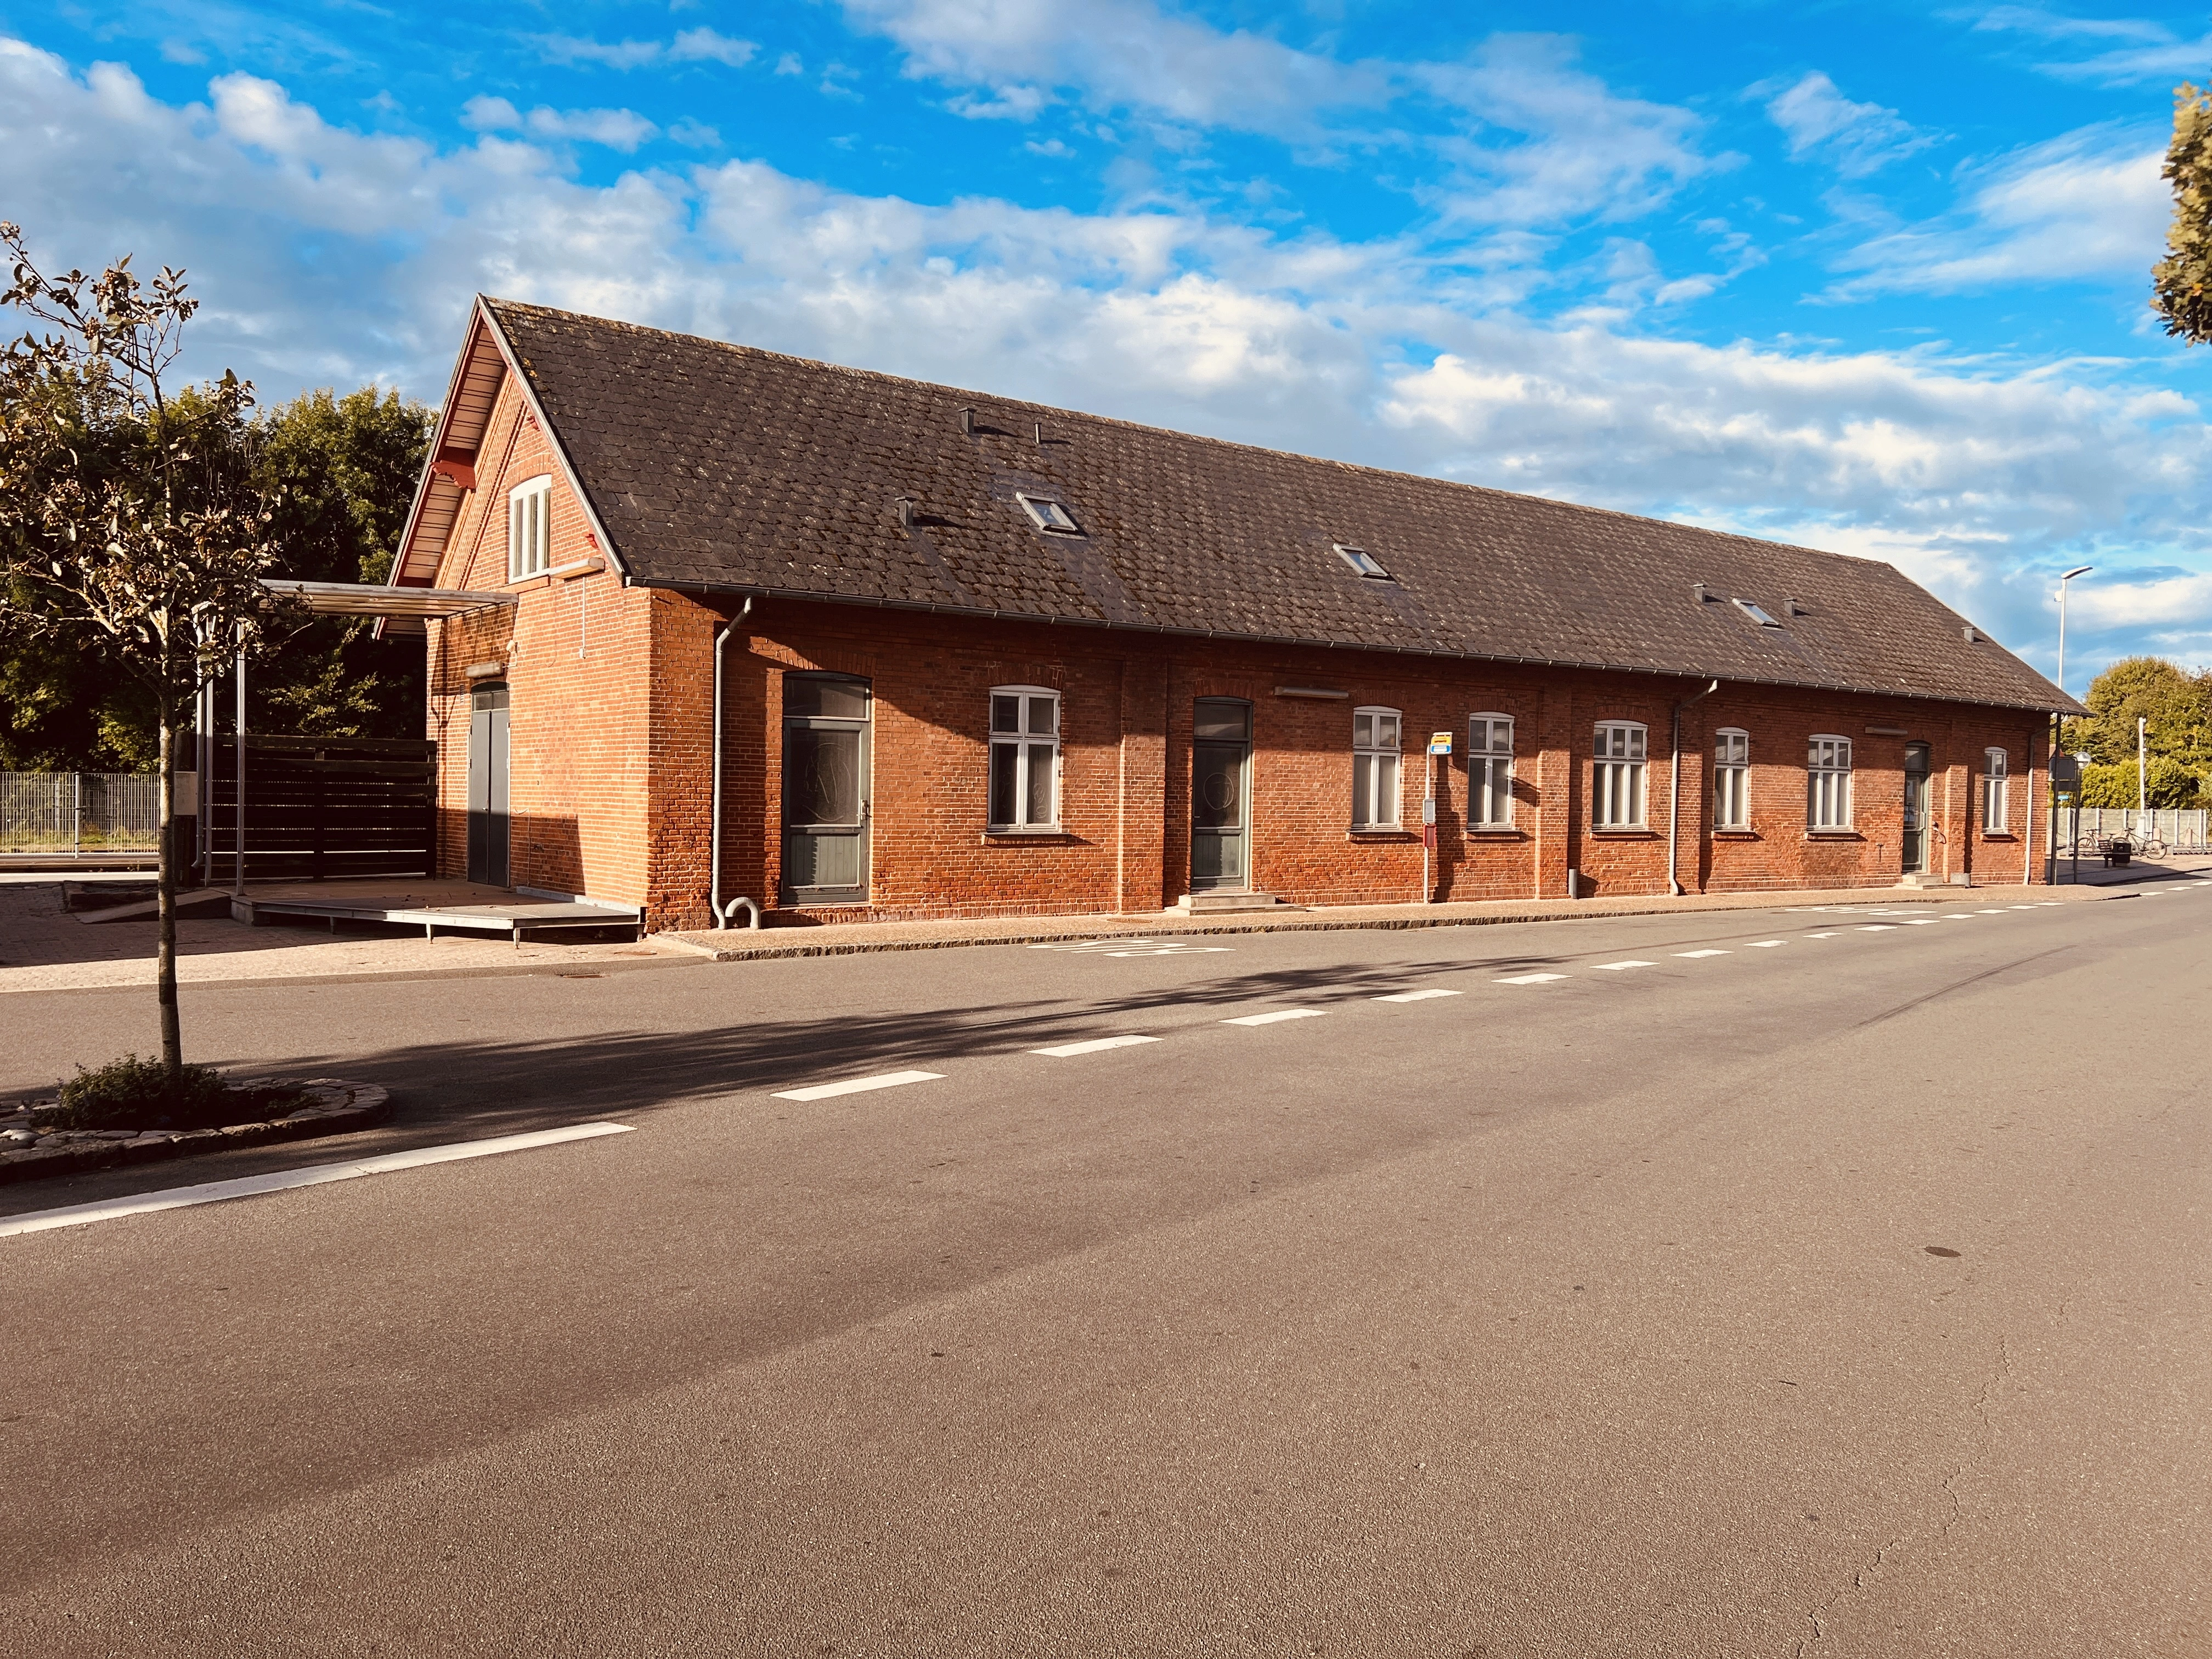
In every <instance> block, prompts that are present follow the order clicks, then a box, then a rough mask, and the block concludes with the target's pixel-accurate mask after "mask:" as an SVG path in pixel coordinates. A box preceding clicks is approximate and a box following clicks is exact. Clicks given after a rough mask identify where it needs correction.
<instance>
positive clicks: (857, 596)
mask: <svg viewBox="0 0 2212 1659" xmlns="http://www.w3.org/2000/svg"><path fill="white" fill-rule="evenodd" d="M485 307H486V311H487V313H488V314H489V316H490V318H491V319H493V320H494V323H495V325H496V326H497V327H498V328H499V329H500V330H501V331H502V333H503V334H504V336H505V337H506V341H507V347H508V353H509V356H511V358H512V360H513V362H515V363H516V364H517V365H518V366H519V367H520V369H521V371H522V373H523V374H525V376H526V378H527V380H528V382H529V386H530V388H531V390H532V392H534V394H535V396H536V398H537V401H538V406H539V408H540V410H541V411H542V413H543V415H544V418H545V419H546V421H547V422H548V423H549V426H550V430H551V432H552V434H553V435H554V436H555V437H556V440H557V441H558V442H559V443H560V444H561V446H562V448H563V450H564V451H565V453H567V455H568V459H569V461H570V463H571V465H572V466H573V468H574V472H575V476H576V477H577V480H578V482H579V483H580V485H581V488H582V489H583V491H584V493H585V494H586V496H587V497H588V499H589V502H590V505H591V507H592V510H593V511H594V513H596V515H597V517H598V519H599V522H600V524H601V525H602V526H603V527H604V528H605V532H606V533H607V535H608V537H609V538H611V541H612V543H613V550H614V552H615V555H616V556H617V561H618V562H619V563H620V565H621V566H622V568H623V569H624V570H626V571H627V572H628V573H629V574H630V575H631V576H632V577H633V578H635V580H640V581H643V582H646V583H649V584H653V585H666V586H696V587H702V588H711V589H725V590H732V591H744V592H758V593H762V594H785V595H791V596H794V597H805V598H812V599H827V600H844V601H857V602H862V603H874V604H882V605H898V606H907V607H916V606H918V607H924V608H929V609H936V610H942V611H956V612H963V613H968V614H973V615H983V616H994V617H1024V618H1037V619H1050V620H1052V621H1054V622H1059V623H1092V624H1102V625H1105V626H1109V627H1116V628H1137V629H1164V630H1170V631H1173V632H1177V633H1188V634H1198V635H1228V636H1236V637H1243V638H1250V639H1259V640H1273V641H1296V642H1299V643H1305V644H1315V645H1329V646H1350V647H1370V648H1375V649H1382V650H1410V651H1418V652H1425V653H1438V654H1443V655H1449V656H1455V657H1468V658H1489V659H1500V660H1506V661H1515V662H1532V663H1546V664H1559V665H1577V666H1586V667H1593V668H1609V669H1626V670H1632V671H1645V672H1652V673H1660V674H1668V675H1685V676H1694V677H1699V678H1705V677H1717V678H1721V679H1723V680H1730V681H1744V682H1764V683H1767V684H1783V685H1809V686H1821V687H1830V688H1835V689H1838V690H1858V691H1869V692H1876V693H1884V694H1895V695H1904V696H1921V697H1938V698H1947V699H1953V700H1956V701H1959V702H1970V703H1982V704H1990V705H1996V706H2001V707H2008V708H2027V709H2039V710H2048V709H2054V708H2064V709H2071V708H2074V707H2075V705H2074V704H2073V702H2072V701H2071V699H2069V698H2068V697H2066V696H2064V694H2063V693H2062V692H2060V691H2059V690H2057V688H2056V687H2054V686H2053V685H2052V684H2051V683H2050V682H2049V681H2048V680H2046V679H2045V678H2043V677H2042V676H2041V675H2039V674H2038V673H2036V672H2035V671H2033V669H2031V668H2029V667H2028V666H2027V665H2026V664H2025V663H2023V662H2021V660H2020V659H2018V658H2016V657H2015V656H2014V655H2012V654H2011V653H2009V652H2008V651H2006V650H2004V649H2003V648H2002V647H1999V646H1997V645H1996V643H1994V642H1993V641H1989V640H1988V639H1987V638H1986V637H1982V638H1979V639H1978V640H1975V641H1970V640H1969V639H1968V638H1967V637H1966V618H1964V617H1960V615H1959V614H1958V613H1957V612H1955V611H1952V610H1950V609H1949V608H1948V606H1946V605H1943V604H1942V603H1941V602H1940V601H1939V600H1937V599H1936V598H1935V596H1934V595H1932V594H1930V593H1929V592H1927V591H1926V590H1925V589H1923V588H1922V587H1919V586H1917V585H1916V584H1914V583H1912V582H1911V581H1909V580H1906V579H1905V576H1903V575H1902V574H1899V572H1898V571H1897V570H1896V569H1894V568H1892V567H1891V566H1889V565H1887V564H1883V563H1881V562H1875V561H1873V560H1868V559H1859V558H1852V557H1849V556H1844V555H1842V554H1836V553H1823V552H1818V551H1815V550H1812V549H1809V548H1802V547H1792V546H1787V545H1784V544H1778V543H1773V542H1764V541H1758V540H1754V539H1752V538H1747V537H1743V536H1734V535H1727V534H1723V533H1720V532H1713V531H1709V530H1701V529H1696V528H1693V527H1691V526H1686V525H1680V524H1670V523H1668V522H1665V521H1663V520H1653V519H1641V518H1635V517H1632V516H1630V515H1628V514H1626V513H1613V512H1607V511H1604V510H1601V509H1598V508H1595V507H1577V506H1573V505H1571V504H1569V503H1566V502H1562V501H1549V500H1546V499H1544V498H1542V497H1539V496H1530V495H1510V494H1507V493H1505V492H1504V491H1501V490H1495V489H1480V488H1477V487H1475V486H1472V485H1468V484H1461V483H1448V482H1445V481H1443V480H1440V479H1436V478H1427V477H1415V476H1412V475H1408V474H1404V473H1396V472H1387V471H1379V470H1377V469H1375V468H1370V467H1360V466H1351V465H1345V464H1342V463H1340V462H1335V461H1327V460H1316V459H1311V458H1309V457H1305V456H1299V455H1290V454H1283V453H1277V452H1275V451H1272V450H1266V449H1255V448H1252V447H1247V446H1244V445H1241V444H1233V443H1225V442H1222V441H1218V440H1215V439H1210V438H1198V437H1191V436H1188V435H1184V434H1182V433H1175V432H1165V431H1160V430H1158V429H1156V428H1149V427H1142V426H1136V425H1133V424H1130V423H1129V422H1123V421H1115V420H1108V419H1104V418H1102V417H1100V416H1095V415H1082V414H1076V413H1073V412H1071V411H1068V410H1059V409H1052V408H1048V407H1044V406H1042V405H1038V404H1025V403H1018V402H1015V401H1012V400H1011V399H1008V398H998V397H993V396H989V395H987V394H985V393H981V392H960V391H955V390H952V389H951V388H948V387H945V386H931V385H927V384H925V383H922V382H919V381H914V380H899V379H896V378H895V377H893V376H890V375H887V374H871V373H867V372H864V371H862V370H859V369H851V368H837V367H835V366H832V365H829V364H825V363H818V362H808V361H806V360H805V359H801V358H796V357H787V356H779V355H777V354H775V353H773V352H768V351H762V350H757V349H753V348H751V347H747V346H740V345H731V344H727V343H723V342H720V341H714V340H705V339H698V338H695V337H690V336H688V335H680V334H671V333H665V332H662V331H658V330H654V329H647V328H639V327H635V326H634V325H629V324H625V323H617V322H611V321H607V320H605V319H599V318H592V317H585V316H580V315H576V314H574V313H568V312H561V311H552V310H548V309H545V308H544V307H538V306H531V305H523V304H519V303H517V302H515V301H504V300H493V301H485ZM963 409H972V410H974V411H975V430H974V433H973V435H969V434H967V433H965V432H964V431H963V424H962V415H961V411H962V410H963ZM1040 424H1042V430H1043V441H1042V443H1040V442H1039V441H1038V440H1037V428H1038V426H1039V425H1040ZM1020 493H1029V494H1032V495H1040V496H1046V497H1049V498H1051V499H1053V500H1056V501H1060V502H1062V503H1064V504H1065V505H1066V507H1067V509H1068V511H1069V512H1070V513H1073V516H1074V518H1075V520H1076V522H1077V524H1078V525H1079V527H1080V530H1081V534H1079V535H1076V536H1066V535H1054V534H1049V533H1047V532H1042V531H1040V530H1038V529H1036V527H1035V526H1033V525H1032V524H1031V522H1030V518H1029V516H1028V515H1027V514H1026V513H1024V511H1023V510H1022V508H1021V507H1020V506H1019V504H1018V502H1017V501H1016V500H1015V496H1016V495H1018V494H1020ZM901 495H906V496H910V497H912V498H913V501H914V508H913V512H914V522H913V526H912V527H911V528H910V529H906V528H902V527H901V524H900V519H899V508H898V506H897V500H896V498H897V497H899V496H901ZM1338 543H1343V544H1349V545H1352V546H1355V547H1358V548H1361V549H1364V550H1366V551H1367V552H1368V553H1370V554H1371V555H1372V556H1374V557H1375V558H1376V559H1377V560H1379V561H1380V562H1382V564H1383V566H1384V567H1385V568H1387V569H1388V570H1389V573H1390V575H1391V577H1392V578H1393V579H1394V580H1389V581H1376V580H1370V579H1367V578H1363V577H1361V576H1359V575H1357V574H1354V573H1353V572H1352V570H1351V569H1350V568H1348V567H1347V566H1346V563H1345V562H1344V561H1343V560H1342V559H1341V558H1340V557H1339V556H1338V555H1337V554H1336V552H1335V551H1334V544H1338ZM1696 582H1703V583H1705V584H1706V586H1707V587H1708V590H1709V592H1711V595H1712V599H1713V602H1709V603H1705V604H1699V603H1698V602H1697V601H1696V599H1694V598H1693V596H1692V583H1696ZM1734 599H1749V600H1753V601H1754V602H1756V603H1757V604H1758V605H1761V606H1763V607H1764V608H1765V610H1766V611H1768V612H1769V613H1771V615H1772V616H1773V617H1775V618H1776V619H1777V620H1778V621H1779V622H1780V623H1782V624H1783V625H1782V626H1781V627H1779V628H1766V627H1762V626H1760V625H1759V623H1756V622H1755V621H1753V619H1752V618H1751V617H1748V616H1747V615H1746V614H1745V613H1744V612H1743V611H1741V609H1740V608H1739V607H1738V606H1736V605H1734V604H1733V603H1730V601H1732V600H1734ZM1792 600H1795V601H1796V602H1797V605H1799V606H1800V607H1802V611H1803V614H1793V612H1792V610H1791V606H1790V601H1792Z"/></svg>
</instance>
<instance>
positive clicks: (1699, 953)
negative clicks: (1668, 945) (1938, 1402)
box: [1674, 951, 1729, 957]
mask: <svg viewBox="0 0 2212 1659" xmlns="http://www.w3.org/2000/svg"><path fill="white" fill-rule="evenodd" d="M1674 954H1675V955H1676V956H1678V957H1724V956H1727V955H1728V954H1729V952H1727V951H1675V952H1674Z"/></svg>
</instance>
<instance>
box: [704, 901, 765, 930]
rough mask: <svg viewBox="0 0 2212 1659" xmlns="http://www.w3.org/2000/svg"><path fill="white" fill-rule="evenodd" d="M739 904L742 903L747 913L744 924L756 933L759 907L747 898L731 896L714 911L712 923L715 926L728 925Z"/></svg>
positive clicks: (759, 914)
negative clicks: (731, 897) (728, 900)
mask: <svg viewBox="0 0 2212 1659" xmlns="http://www.w3.org/2000/svg"><path fill="white" fill-rule="evenodd" d="M739 905H743V906H744V908H745V910H746V912H747V913H748V914H747V919H746V921H745V926H746V927H750V928H751V929H752V930H753V931H754V932H755V933H758V932H759V931H760V925H761V908H760V906H759V905H758V904H757V902H754V901H753V900H751V899H749V898H733V899H732V900H731V901H730V902H728V903H727V904H726V905H724V906H723V907H722V908H720V910H717V911H716V912H715V913H714V925H715V926H716V927H728V926H729V925H730V918H731V917H732V916H733V915H736V914H737V911H738V906H739Z"/></svg>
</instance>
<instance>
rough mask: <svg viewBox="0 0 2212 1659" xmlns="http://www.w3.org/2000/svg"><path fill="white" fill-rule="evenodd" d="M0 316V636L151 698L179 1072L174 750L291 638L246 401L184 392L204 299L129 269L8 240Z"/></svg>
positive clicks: (165, 1027) (174, 273) (240, 385)
mask: <svg viewBox="0 0 2212 1659" xmlns="http://www.w3.org/2000/svg"><path fill="white" fill-rule="evenodd" d="M0 245H4V246H5V247H6V250H7V252H8V254H9V256H10V258H11V260H12V264H13V272H12V276H11V280H10V281H9V285H8V287H7V289H5V291H4V292H0V304H4V305H7V306H12V307H15V309H16V310H17V311H18V312H20V313H23V314H25V315H26V316H27V317H28V318H29V319H32V321H33V328H32V329H31V331H28V332H26V333H25V334H23V335H22V336H21V337H18V338H16V339H15V340H12V341H10V342H9V343H7V345H6V346H5V348H4V351H0V627H4V628H11V629H23V630H27V631H30V632H33V633H43V634H47V635H56V636H58V637H61V638H64V639H66V640H68V641H71V642H73V643H74V644H75V645H76V646H77V647H78V648H81V649H84V650H86V651H88V652H90V653H94V654H96V655H97V656H99V657H100V659H103V660H105V661H106V662H107V663H109V664H111V665H112V666H113V667H114V668H115V669H116V670H117V671H119V672H121V673H123V674H126V675H128V676H129V677H131V678H132V679H134V680H135V681H137V683H138V684H140V685H141V686H143V688H144V689H145V690H146V691H147V693H148V694H149V696H150V697H151V699H152V701H153V702H154V705H155V711H156V716H157V719H158V721H159V729H160V733H161V750H160V752H161V864H160V875H159V878H158V890H159V892H160V895H161V898H160V903H159V907H158V908H159V912H160V916H161V944H160V949H159V957H158V965H157V970H156V979H157V987H158V988H157V992H156V994H157V996H158V998H159V1000H160V1004H161V1061H162V1064H163V1066H165V1067H166V1068H167V1072H168V1074H169V1076H170V1078H171V1079H176V1078H177V1077H178V1076H179V1073H180V1072H181V1070H182V1068H183V1065H184V1043H183V1037H182V1033H181V1030H180V1027H179V1019H178V1012H177V909H176V902H177V869H176V848H175V845H174V843H175V834H174V829H175V823H176V772H177V764H176V759H177V736H178V732H179V730H180V728H182V727H183V726H185V724H186V722H187V720H188V717H189V714H190V711H191V709H192V708H193V707H194V705H195V704H196V703H197V700H198V698H199V696H200V693H201V691H202V690H204V688H205V687H206V686H207V685H208V684H210V682H211V681H212V680H213V679H214V678H215V677H216V675H217V674H218V673H220V672H221V671H222V668H223V667H224V665H226V664H227V663H228V661H230V660H231V659H234V657H236V656H237V655H238V654H240V653H245V654H246V655H247V656H249V657H251V656H254V655H257V654H258V653H260V652H261V651H262V650H263V649H264V648H265V647H266V646H267V644H268V642H269V641H270V638H271V636H272V635H273V634H276V633H280V632H281V631H283V629H285V628H286V627H288V626H290V625H295V623H296V620H297V618H296V617H295V615H294V611H293V608H292V607H291V606H290V605H289V604H288V603H287V602H286V601H284V600H282V599H278V598H277V597H276V595H274V594H272V593H271V592H270V591H269V589H268V588H266V587H264V586H262V583H261V577H262V575H263V574H264V573H265V572H266V571H267V570H268V569H269V568H270V566H271V565H272V564H273V563H274V562H275V561H276V555H277V549H276V546H275V544H273V542H272V541H271V539H270V533H269V532H270V520H271V513H270V508H269V506H268V504H267V503H265V502H264V501H262V500H261V499H260V498H259V496H258V494H257V492H256V489H255V487H254V484H253V478H252V446H253V443H254V441H255V435H254V431H253V428H252V422H251V420H250V418H249V411H250V410H252V406H253V388H252V384H251V383H250V382H247V381H244V380H240V379H238V377H237V376H236V375H234V374H231V373H230V372H228V370H226V371H225V372H224V374H223V375H222V378H221V379H220V380H213V381H207V382H203V383H199V384H194V385H184V386H179V385H178V384H177V383H176V380H175V377H174V371H175V366H176V362H177V358H178V356H179V352H180V351H181V349H182V348H183V338H184V329H185V324H186V323H187V322H189V321H190V320H191V317H192V313H194V312H195V311H197V309H198V305H199V302H198V301H196V300H193V299H191V298H190V297H188V296H187V295H186V293H185V279H184V273H183V272H181V271H178V270H171V269H169V268H168V267H167V266H164V267H163V268H162V270H161V274H160V275H159V276H155V278H154V279H153V281H152V282H151V283H142V282H141V281H140V280H139V278H138V277H137V275H136V274H135V273H133V272H132V270H131V259H130V256H128V255H125V257H124V258H121V259H119V260H118V261H117V262H116V263H115V264H112V265H110V266H108V267H107V269H106V270H104V271H102V272H101V273H100V275H99V276H87V275H85V273H83V272H82V271H80V270H71V271H70V272H69V273H68V274H67V275H65V276H53V277H49V276H46V275H45V274H43V273H42V272H40V270H39V269H38V267H37V266H36V265H35V264H33V261H32V259H31V258H30V255H29V254H28V252H27V251H26V250H25V247H24V243H23V235H22V232H21V229H20V228H18V227H16V226H15V225H13V224H7V223H0Z"/></svg>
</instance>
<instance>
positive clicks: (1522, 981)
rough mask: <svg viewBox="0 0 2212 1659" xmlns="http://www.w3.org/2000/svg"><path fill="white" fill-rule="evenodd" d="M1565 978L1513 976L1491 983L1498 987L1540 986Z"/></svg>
mask: <svg viewBox="0 0 2212 1659" xmlns="http://www.w3.org/2000/svg"><path fill="white" fill-rule="evenodd" d="M1565 977H1566V975H1565V974H1514V975H1510V977H1508V978H1505V979H1501V980H1497V981H1493V983H1496V984H1498V985H1542V984H1545V983H1547V982H1548V981H1552V980H1555V979H1565Z"/></svg>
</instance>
